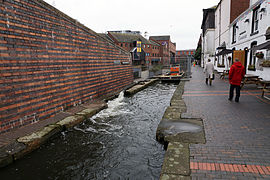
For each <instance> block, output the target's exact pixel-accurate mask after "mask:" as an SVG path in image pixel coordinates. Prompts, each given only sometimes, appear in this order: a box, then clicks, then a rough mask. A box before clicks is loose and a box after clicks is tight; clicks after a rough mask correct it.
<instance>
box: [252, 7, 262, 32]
mask: <svg viewBox="0 0 270 180" xmlns="http://www.w3.org/2000/svg"><path fill="white" fill-rule="evenodd" d="M259 8H260V6H258V7H256V8H255V9H253V17H252V29H251V34H257V33H258V24H259Z"/></svg>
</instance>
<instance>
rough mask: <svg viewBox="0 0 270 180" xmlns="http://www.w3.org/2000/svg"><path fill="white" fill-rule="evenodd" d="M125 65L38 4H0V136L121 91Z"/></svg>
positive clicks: (8, 0) (125, 57)
mask: <svg viewBox="0 0 270 180" xmlns="http://www.w3.org/2000/svg"><path fill="white" fill-rule="evenodd" d="M129 61H130V55H129V52H126V51H124V50H123V49H121V48H120V47H117V46H115V45H113V44H111V43H110V42H108V41H106V40H105V39H103V38H102V37H100V36H98V35H97V34H96V33H95V32H94V31H92V30H90V29H89V28H87V27H85V26H84V25H82V24H80V23H79V22H78V21H76V20H74V19H72V18H70V17H68V16H67V15H65V14H64V13H62V12H60V11H58V10H57V9H55V8H54V7H52V6H50V5H49V4H47V3H45V2H43V1H42V0H0V62H1V63H0V133H4V132H7V131H9V130H11V129H13V128H18V127H21V126H25V125H27V124H30V123H34V122H38V121H41V120H46V119H48V118H50V117H53V116H55V114H57V113H58V112H61V111H63V110H65V109H68V108H69V107H72V106H77V105H79V104H83V103H84V102H86V101H89V100H95V99H98V98H101V97H103V96H108V95H111V94H115V93H117V92H119V91H121V90H122V89H124V88H125V87H126V86H128V85H129V84H131V83H132V82H133V76H132V68H131V65H130V64H126V63H122V62H129Z"/></svg>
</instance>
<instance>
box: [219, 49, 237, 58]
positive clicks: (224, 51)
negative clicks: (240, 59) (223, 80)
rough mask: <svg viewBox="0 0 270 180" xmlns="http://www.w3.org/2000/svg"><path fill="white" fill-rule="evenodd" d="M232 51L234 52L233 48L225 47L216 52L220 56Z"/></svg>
mask: <svg viewBox="0 0 270 180" xmlns="http://www.w3.org/2000/svg"><path fill="white" fill-rule="evenodd" d="M232 52H233V50H231V49H223V50H222V51H220V52H218V53H217V54H216V56H220V55H224V54H230V53H232Z"/></svg>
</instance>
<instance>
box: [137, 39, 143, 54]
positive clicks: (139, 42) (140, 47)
mask: <svg viewBox="0 0 270 180" xmlns="http://www.w3.org/2000/svg"><path fill="white" fill-rule="evenodd" d="M136 44H137V52H142V42H141V41H137V43H136Z"/></svg>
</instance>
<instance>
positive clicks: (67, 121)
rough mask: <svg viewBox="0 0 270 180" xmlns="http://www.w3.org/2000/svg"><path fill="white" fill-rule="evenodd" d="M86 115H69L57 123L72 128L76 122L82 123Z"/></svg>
mask: <svg viewBox="0 0 270 180" xmlns="http://www.w3.org/2000/svg"><path fill="white" fill-rule="evenodd" d="M84 119H85V118H84V116H78V115H75V116H69V117H67V118H65V119H63V120H61V121H59V122H58V123H56V124H57V125H60V126H63V127H64V128H71V127H73V126H75V125H76V124H79V123H81V122H82V121H83V120H84Z"/></svg>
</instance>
